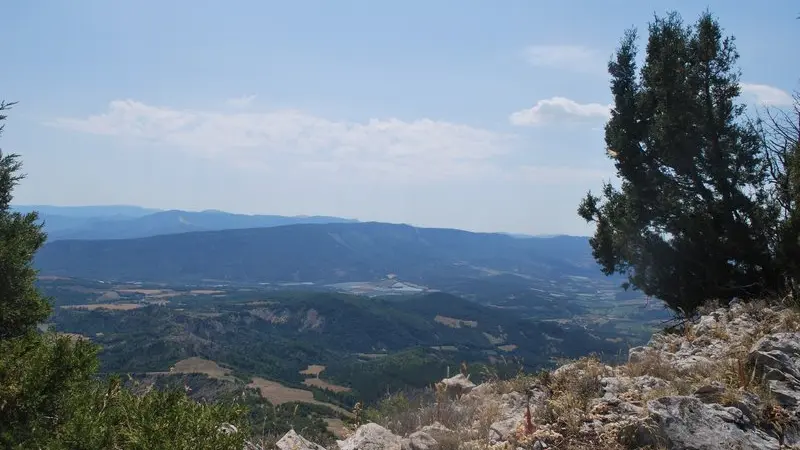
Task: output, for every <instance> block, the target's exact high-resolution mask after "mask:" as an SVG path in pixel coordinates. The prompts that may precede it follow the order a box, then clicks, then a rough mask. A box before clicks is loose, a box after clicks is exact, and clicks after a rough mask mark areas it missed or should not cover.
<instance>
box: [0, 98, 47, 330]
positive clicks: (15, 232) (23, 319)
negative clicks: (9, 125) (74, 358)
mask: <svg viewBox="0 0 800 450" xmlns="http://www.w3.org/2000/svg"><path fill="white" fill-rule="evenodd" d="M13 105H14V103H6V102H0V135H2V131H3V127H4V125H3V124H2V122H3V121H4V120H5V119H6V116H5V115H4V114H2V111H5V110H8V109H10V108H11V106H13ZM20 168H21V163H20V161H19V156H18V155H15V154H13V153H12V154H5V153H3V151H2V150H0V339H7V338H11V337H15V336H21V335H23V334H25V333H27V332H29V331H30V330H32V329H33V328H34V327H35V326H36V324H37V323H39V322H41V321H43V320H44V319H46V318H47V316H48V315H49V314H50V306H49V305H48V303H47V301H46V300H45V299H44V298H42V296H41V295H39V292H38V291H37V290H36V288H35V287H34V281H35V280H36V271H35V270H34V269H33V266H32V264H31V260H32V258H33V254H34V253H36V251H37V250H38V249H39V247H41V246H42V245H43V244H44V241H45V234H44V233H43V232H42V230H41V226H40V225H38V224H37V223H36V222H37V220H38V216H37V215H36V213H35V212H33V213H28V214H24V215H23V214H20V213H16V212H12V211H11V207H10V204H11V198H12V192H13V190H14V187H15V186H16V185H17V184H18V183H19V182H20V180H22V179H23V178H24V175H21V174H20V173H19V169H20Z"/></svg>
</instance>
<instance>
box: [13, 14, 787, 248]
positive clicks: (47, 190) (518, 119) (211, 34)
mask: <svg viewBox="0 0 800 450" xmlns="http://www.w3.org/2000/svg"><path fill="white" fill-rule="evenodd" d="M705 7H708V8H709V9H710V10H711V11H712V12H713V13H714V14H715V15H717V16H718V18H719V20H720V22H721V24H722V25H723V27H725V29H726V32H727V33H729V34H734V35H735V36H736V38H737V45H738V49H739V52H740V53H741V60H740V65H741V67H742V71H743V76H742V82H743V83H746V84H745V85H744V86H745V89H744V95H743V100H746V101H747V102H750V103H752V104H754V105H757V104H771V105H776V106H780V105H781V104H785V103H786V101H787V96H788V93H790V92H791V91H792V90H795V89H797V88H798V87H800V84H798V80H800V62H799V61H798V59H797V58H795V57H793V56H795V55H796V54H797V49H796V43H797V42H800V21H799V20H796V19H795V18H796V17H797V16H798V15H800V6H798V4H797V2H794V1H782V0H776V1H772V2H770V3H769V7H765V4H764V3H752V4H750V3H747V2H744V3H743V2H738V3H737V2H730V1H716V2H709V3H707V4H699V3H696V2H689V1H672V2H640V1H620V0H617V1H606V2H596V1H589V0H587V1H574V0H562V1H558V2H534V1H529V0H507V1H503V2H489V1H477V0H471V1H455V0H440V1H416V0H406V1H402V2H399V1H398V2H388V1H381V2H378V1H368V0H361V1H355V0H339V1H321V0H320V1H303V0H298V1H291V2H286V1H284V2H277V1H258V0H238V1H237V0H230V1H227V2H213V1H185V0H171V1H155V0H137V1H135V2H134V1H113V2H110V1H107V0H76V1H66V0H51V1H43V2H9V4H7V5H4V6H3V17H4V22H3V31H4V35H5V38H4V39H3V40H2V42H1V43H0V55H2V58H3V70H2V71H0V86H2V90H0V98H3V99H5V100H10V101H19V102H20V103H19V104H18V105H17V106H16V107H15V108H14V110H13V111H12V112H11V114H10V117H9V119H8V121H7V126H6V131H5V133H4V135H3V138H2V140H0V145H2V148H3V150H4V151H6V152H16V153H20V154H21V155H22V156H23V160H24V169H25V171H26V172H27V173H28V178H27V180H26V181H25V182H24V183H23V184H22V185H21V186H20V188H19V189H18V191H17V197H16V202H17V203H29V204H30V203H36V204H43V203H46V204H57V205H85V204H136V205H142V206H148V207H157V208H176V209H177V208H179V209H195V210H199V209H221V210H226V211H233V212H243V213H272V214H289V215H295V214H326V215H339V216H346V217H355V218H359V219H362V220H380V221H389V222H404V223H412V224H416V225H423V226H445V227H457V228H464V229H469V230H477V231H510V232H526V233H570V234H588V233H590V231H591V229H590V228H589V227H588V226H587V225H585V224H584V223H583V222H582V221H581V220H580V219H579V218H578V217H577V215H576V214H575V209H576V207H577V204H578V202H579V200H580V198H581V197H582V196H583V195H584V194H585V192H586V191H587V190H589V189H597V188H598V187H599V186H600V185H601V183H602V181H603V180H604V179H608V178H610V177H611V176H613V167H612V166H611V164H610V162H609V161H608V160H607V158H606V157H605V155H604V149H603V147H604V146H603V135H602V131H601V130H602V125H603V123H604V120H605V117H606V114H607V110H608V109H607V108H608V104H609V102H610V95H609V91H608V78H607V75H606V73H605V63H606V61H607V60H608V58H609V57H610V56H611V54H612V53H613V51H614V49H615V47H616V45H617V43H618V42H619V39H620V37H621V36H622V34H623V32H624V30H625V29H626V28H629V27H631V26H636V27H638V28H639V29H640V31H641V34H642V35H643V36H644V35H645V34H646V26H647V23H648V21H650V20H651V19H652V17H653V14H655V13H658V14H663V13H664V12H666V11H667V10H668V9H675V10H677V11H679V12H680V13H681V14H682V15H683V17H684V19H685V20H687V21H693V20H694V19H695V18H696V17H697V16H698V15H699V14H700V13H701V12H702V11H703V9H705ZM787 56H792V57H791V58H789V57H787Z"/></svg>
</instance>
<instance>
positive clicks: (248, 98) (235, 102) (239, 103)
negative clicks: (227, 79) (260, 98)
mask: <svg viewBox="0 0 800 450" xmlns="http://www.w3.org/2000/svg"><path fill="white" fill-rule="evenodd" d="M255 99H256V95H255V94H252V95H243V96H241V97H233V98H229V99H227V100H225V104H226V105H228V106H230V107H233V108H247V107H248V106H250V105H251V104H252V103H253V101H255Z"/></svg>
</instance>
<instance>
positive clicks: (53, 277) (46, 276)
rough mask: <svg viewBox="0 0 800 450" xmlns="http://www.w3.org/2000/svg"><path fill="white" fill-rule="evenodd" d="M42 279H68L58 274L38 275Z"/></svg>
mask: <svg viewBox="0 0 800 450" xmlns="http://www.w3.org/2000/svg"><path fill="white" fill-rule="evenodd" d="M39 279H40V280H42V281H56V280H69V277H59V276H58V275H39Z"/></svg>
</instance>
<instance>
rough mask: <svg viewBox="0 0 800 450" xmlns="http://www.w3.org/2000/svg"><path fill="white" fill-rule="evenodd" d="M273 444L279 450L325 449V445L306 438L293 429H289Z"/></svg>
mask: <svg viewBox="0 0 800 450" xmlns="http://www.w3.org/2000/svg"><path fill="white" fill-rule="evenodd" d="M275 446H276V447H278V448H279V449H280V450H325V447H323V446H321V445H317V444H315V443H313V442H311V441H309V440H307V439H306V438H304V437H303V436H300V435H299V434H297V433H296V432H295V431H294V430H289V431H288V432H287V433H286V434H284V435H283V437H282V438H281V440H279V441H278V442H277V443H275Z"/></svg>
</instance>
